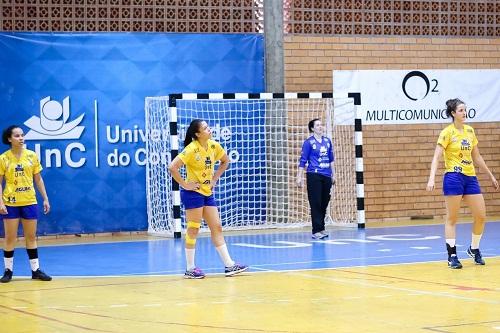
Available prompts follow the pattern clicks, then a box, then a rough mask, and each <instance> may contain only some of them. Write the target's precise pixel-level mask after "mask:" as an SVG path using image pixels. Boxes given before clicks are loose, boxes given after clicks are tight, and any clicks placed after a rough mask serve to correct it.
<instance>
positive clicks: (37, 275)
mask: <svg viewBox="0 0 500 333" xmlns="http://www.w3.org/2000/svg"><path fill="white" fill-rule="evenodd" d="M31 278H32V279H33V280H40V281H50V280H52V277H50V276H48V275H47V274H45V272H44V271H42V270H41V269H40V268H39V269H37V270H36V271H31Z"/></svg>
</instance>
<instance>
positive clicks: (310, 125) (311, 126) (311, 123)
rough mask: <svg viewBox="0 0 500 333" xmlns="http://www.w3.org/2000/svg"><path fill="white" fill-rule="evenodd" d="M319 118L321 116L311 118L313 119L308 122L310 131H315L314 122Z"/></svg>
mask: <svg viewBox="0 0 500 333" xmlns="http://www.w3.org/2000/svg"><path fill="white" fill-rule="evenodd" d="M318 120H320V119H319V118H314V119H313V120H311V121H310V122H309V124H307V128H308V129H309V133H312V132H314V131H313V128H314V122H316V121H318Z"/></svg>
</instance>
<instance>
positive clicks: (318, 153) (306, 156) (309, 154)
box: [299, 135, 335, 177]
mask: <svg viewBox="0 0 500 333" xmlns="http://www.w3.org/2000/svg"><path fill="white" fill-rule="evenodd" d="M334 160H335V156H334V154H333V145H332V141H330V139H329V138H327V137H325V136H323V137H321V141H318V140H316V138H315V137H314V135H313V136H311V137H310V138H308V139H307V140H305V141H304V144H303V145H302V152H301V154H300V161H299V167H301V168H305V167H306V164H307V169H306V172H307V173H317V174H320V175H323V176H326V177H331V176H332V167H331V163H332V162H333V161H334Z"/></svg>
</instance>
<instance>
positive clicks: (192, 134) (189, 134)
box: [184, 119, 203, 147]
mask: <svg viewBox="0 0 500 333" xmlns="http://www.w3.org/2000/svg"><path fill="white" fill-rule="evenodd" d="M202 122H203V120H201V119H193V120H192V121H191V123H190V124H189V127H188V129H187V131H186V138H185V139H184V147H187V146H188V144H190V143H191V142H192V141H193V140H196V133H198V132H199V131H200V126H201V123H202Z"/></svg>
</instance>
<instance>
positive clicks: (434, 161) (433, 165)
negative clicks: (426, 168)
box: [427, 144, 444, 191]
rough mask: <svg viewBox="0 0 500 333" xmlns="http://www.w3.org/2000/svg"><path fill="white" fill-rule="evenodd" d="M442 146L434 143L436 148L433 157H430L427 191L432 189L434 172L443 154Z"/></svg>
mask: <svg viewBox="0 0 500 333" xmlns="http://www.w3.org/2000/svg"><path fill="white" fill-rule="evenodd" d="M443 151H444V149H443V146H441V145H439V144H438V145H436V150H435V151H434V157H433V158H432V163H431V173H430V175H429V181H428V182H427V191H432V190H434V183H435V178H436V172H437V168H438V164H439V161H440V160H441V156H442V155H443Z"/></svg>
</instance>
